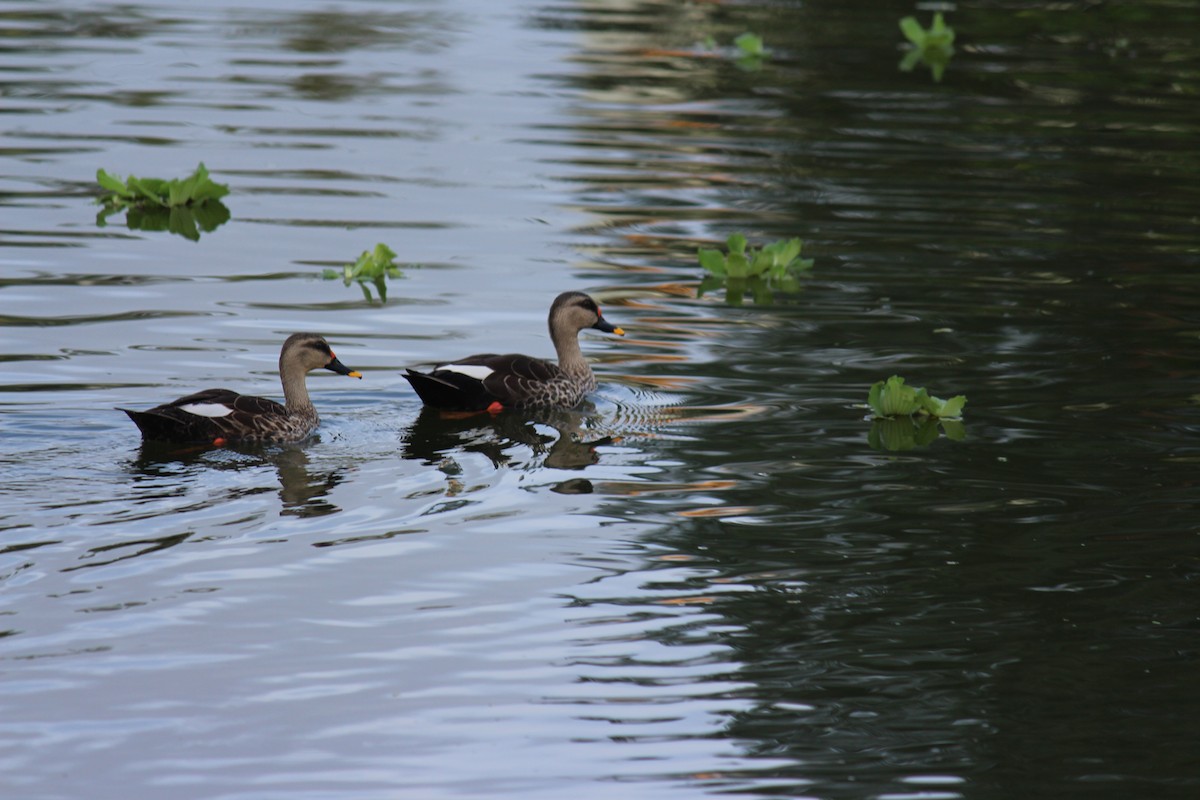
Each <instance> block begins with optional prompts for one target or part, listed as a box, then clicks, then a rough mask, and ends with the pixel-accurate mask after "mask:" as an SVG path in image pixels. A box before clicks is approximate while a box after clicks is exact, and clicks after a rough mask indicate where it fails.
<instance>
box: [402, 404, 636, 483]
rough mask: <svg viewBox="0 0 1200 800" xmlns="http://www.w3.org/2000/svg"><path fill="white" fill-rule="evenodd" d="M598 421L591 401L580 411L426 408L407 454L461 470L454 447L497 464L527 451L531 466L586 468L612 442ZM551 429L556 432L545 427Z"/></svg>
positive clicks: (407, 441) (406, 438)
mask: <svg viewBox="0 0 1200 800" xmlns="http://www.w3.org/2000/svg"><path fill="white" fill-rule="evenodd" d="M597 422H598V416H597V414H596V410H595V407H594V406H591V405H590V404H588V405H586V406H585V407H584V408H582V409H580V410H561V409H545V410H538V411H503V412H501V413H499V414H496V415H492V414H487V413H478V414H471V415H463V414H455V413H448V412H444V411H438V410H436V409H432V408H428V407H426V408H423V409H422V410H421V413H420V415H419V416H418V417H417V419H416V420H415V421H414V422H413V424H412V425H410V426H409V427H408V428H407V429H406V430H405V431H404V433H403V435H402V439H401V441H402V444H403V456H404V458H410V459H416V460H420V461H424V462H426V463H429V464H438V465H439V466H441V467H443V468H447V469H453V470H454V471H455V472H457V471H458V470H457V467H456V464H455V462H454V455H453V454H454V453H455V451H461V452H466V453H479V454H481V455H484V456H486V457H487V459H488V460H489V461H491V462H492V465H493V466H494V467H503V466H510V465H513V464H515V463H517V462H518V461H519V460H520V457H519V454H520V452H521V451H522V450H527V451H529V452H531V453H532V454H533V456H534V462H533V463H532V464H530V465H529V466H537V465H539V464H540V465H543V466H546V467H550V468H552V469H583V468H584V467H587V466H589V465H591V464H595V463H597V462H598V461H599V460H600V456H599V454H598V453H597V452H596V448H597V447H599V446H601V445H605V444H611V443H612V442H613V437H611V436H608V435H604V434H600V435H597V433H596V432H595V430H594V425H595V424H596V423H597ZM539 426H540V428H539ZM546 428H551V429H553V430H554V431H555V432H556V433H557V436H555V435H553V434H550V433H547V432H545V429H546Z"/></svg>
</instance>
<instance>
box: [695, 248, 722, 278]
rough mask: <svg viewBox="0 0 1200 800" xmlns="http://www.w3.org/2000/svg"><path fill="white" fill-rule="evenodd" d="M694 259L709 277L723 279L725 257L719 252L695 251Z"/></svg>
mask: <svg viewBox="0 0 1200 800" xmlns="http://www.w3.org/2000/svg"><path fill="white" fill-rule="evenodd" d="M696 257H697V258H698V259H699V261H700V266H702V267H704V270H705V271H706V272H708V273H709V274H710V275H715V276H717V277H722V278H723V277H725V256H724V254H722V253H721V251H720V250H697V251H696Z"/></svg>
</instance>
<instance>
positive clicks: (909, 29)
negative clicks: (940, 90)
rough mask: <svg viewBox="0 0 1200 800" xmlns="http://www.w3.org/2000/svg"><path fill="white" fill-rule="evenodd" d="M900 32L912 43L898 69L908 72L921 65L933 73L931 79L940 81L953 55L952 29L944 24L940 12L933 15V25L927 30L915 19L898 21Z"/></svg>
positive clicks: (909, 18)
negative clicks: (924, 65)
mask: <svg viewBox="0 0 1200 800" xmlns="http://www.w3.org/2000/svg"><path fill="white" fill-rule="evenodd" d="M900 31H901V33H903V34H904V38H906V39H908V41H909V42H911V43H912V48H911V49H910V50H909V51H908V53H907V54H906V55H905V56H904V59H903V60H902V61H901V62H900V69H902V70H903V71H905V72H910V71H912V69H913V68H914V67H916V66H917V64H921V63H923V64H926V65H927V66H928V67H929V69H930V71H931V72H932V73H933V79H934V80H935V81H940V80H941V79H942V74H943V73H944V72H945V71H946V65H947V64H949V63H950V58H951V57H952V56H953V55H954V28H951V27H950V26H949V25H947V24H946V20H945V19H944V18H943V17H942V12H940V11H939V12H937V13H936V14H934V15H933V25H932V26H930V27H929V29H925V28H922V27H921V23H919V22H917V18H916V17H905V18H904V19H902V20H900Z"/></svg>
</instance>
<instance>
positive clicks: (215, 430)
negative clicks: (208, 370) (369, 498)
mask: <svg viewBox="0 0 1200 800" xmlns="http://www.w3.org/2000/svg"><path fill="white" fill-rule="evenodd" d="M322 367H323V368H325V369H328V370H331V371H333V372H336V373H338V374H339V375H349V376H351V377H354V378H361V377H362V376H361V375H359V374H358V373H357V372H353V371H351V370H350V369H349V368H348V367H346V366H345V365H344V364H342V362H341V361H338V359H337V356H335V355H334V354H333V350H331V349H330V348H329V344H328V343H327V342H326V341H325V340H324V339H323V338H322V337H320V336H318V335H317V334H315V333H294V334H292V335H291V336H289V337H288V339H287V341H285V342H284V343H283V348H282V349H281V350H280V352H279V380H280V382H281V383H282V384H283V397H284V404H283V405H280V404H279V403H276V402H275V401H274V400H268V399H267V398H265V397H254V396H252V395H245V394H238V393H237V392H234V391H230V390H229V389H205V390H203V391H200V392H196V393H195V394H189V395H187V396H186V397H181V398H179V399H178V400H173V401H172V402H170V403H164V404H163V405H161V406H156V407H154V408H151V409H149V410H147V411H133V410H131V409H128V408H122V409H119V410H120V411H124V412H125V413H126V414H128V415H129V418H130V419H131V420H133V421H134V423H135V424H136V425H137V426H138V428H139V429H140V430H141V432H142V437H143V438H145V439H148V440H152V441H164V442H204V443H208V444H214V443H222V442H294V441H297V440H299V439H303V438H304V437H306V436H308V435H309V434H310V433H312V432H313V431H314V430H315V429H316V427H317V425H318V423H319V422H320V419H319V418H318V417H317V409H316V408H314V407H313V404H312V401H311V400H310V399H309V397H308V387H307V386H306V385H305V377H306V376H307V374H308V372H309V371H310V370H314V369H320V368H322Z"/></svg>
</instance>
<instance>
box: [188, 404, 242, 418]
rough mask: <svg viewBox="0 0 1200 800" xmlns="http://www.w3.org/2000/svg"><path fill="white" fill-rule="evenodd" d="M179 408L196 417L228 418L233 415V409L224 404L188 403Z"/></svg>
mask: <svg viewBox="0 0 1200 800" xmlns="http://www.w3.org/2000/svg"><path fill="white" fill-rule="evenodd" d="M179 408H180V410H182V411H186V412H188V413H189V414H195V415H196V416H198V417H228V416H229V415H230V414H232V413H233V409H232V408H230V407H229V406H227V405H225V404H224V403H188V404H187V405H186V406H180V407H179Z"/></svg>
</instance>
